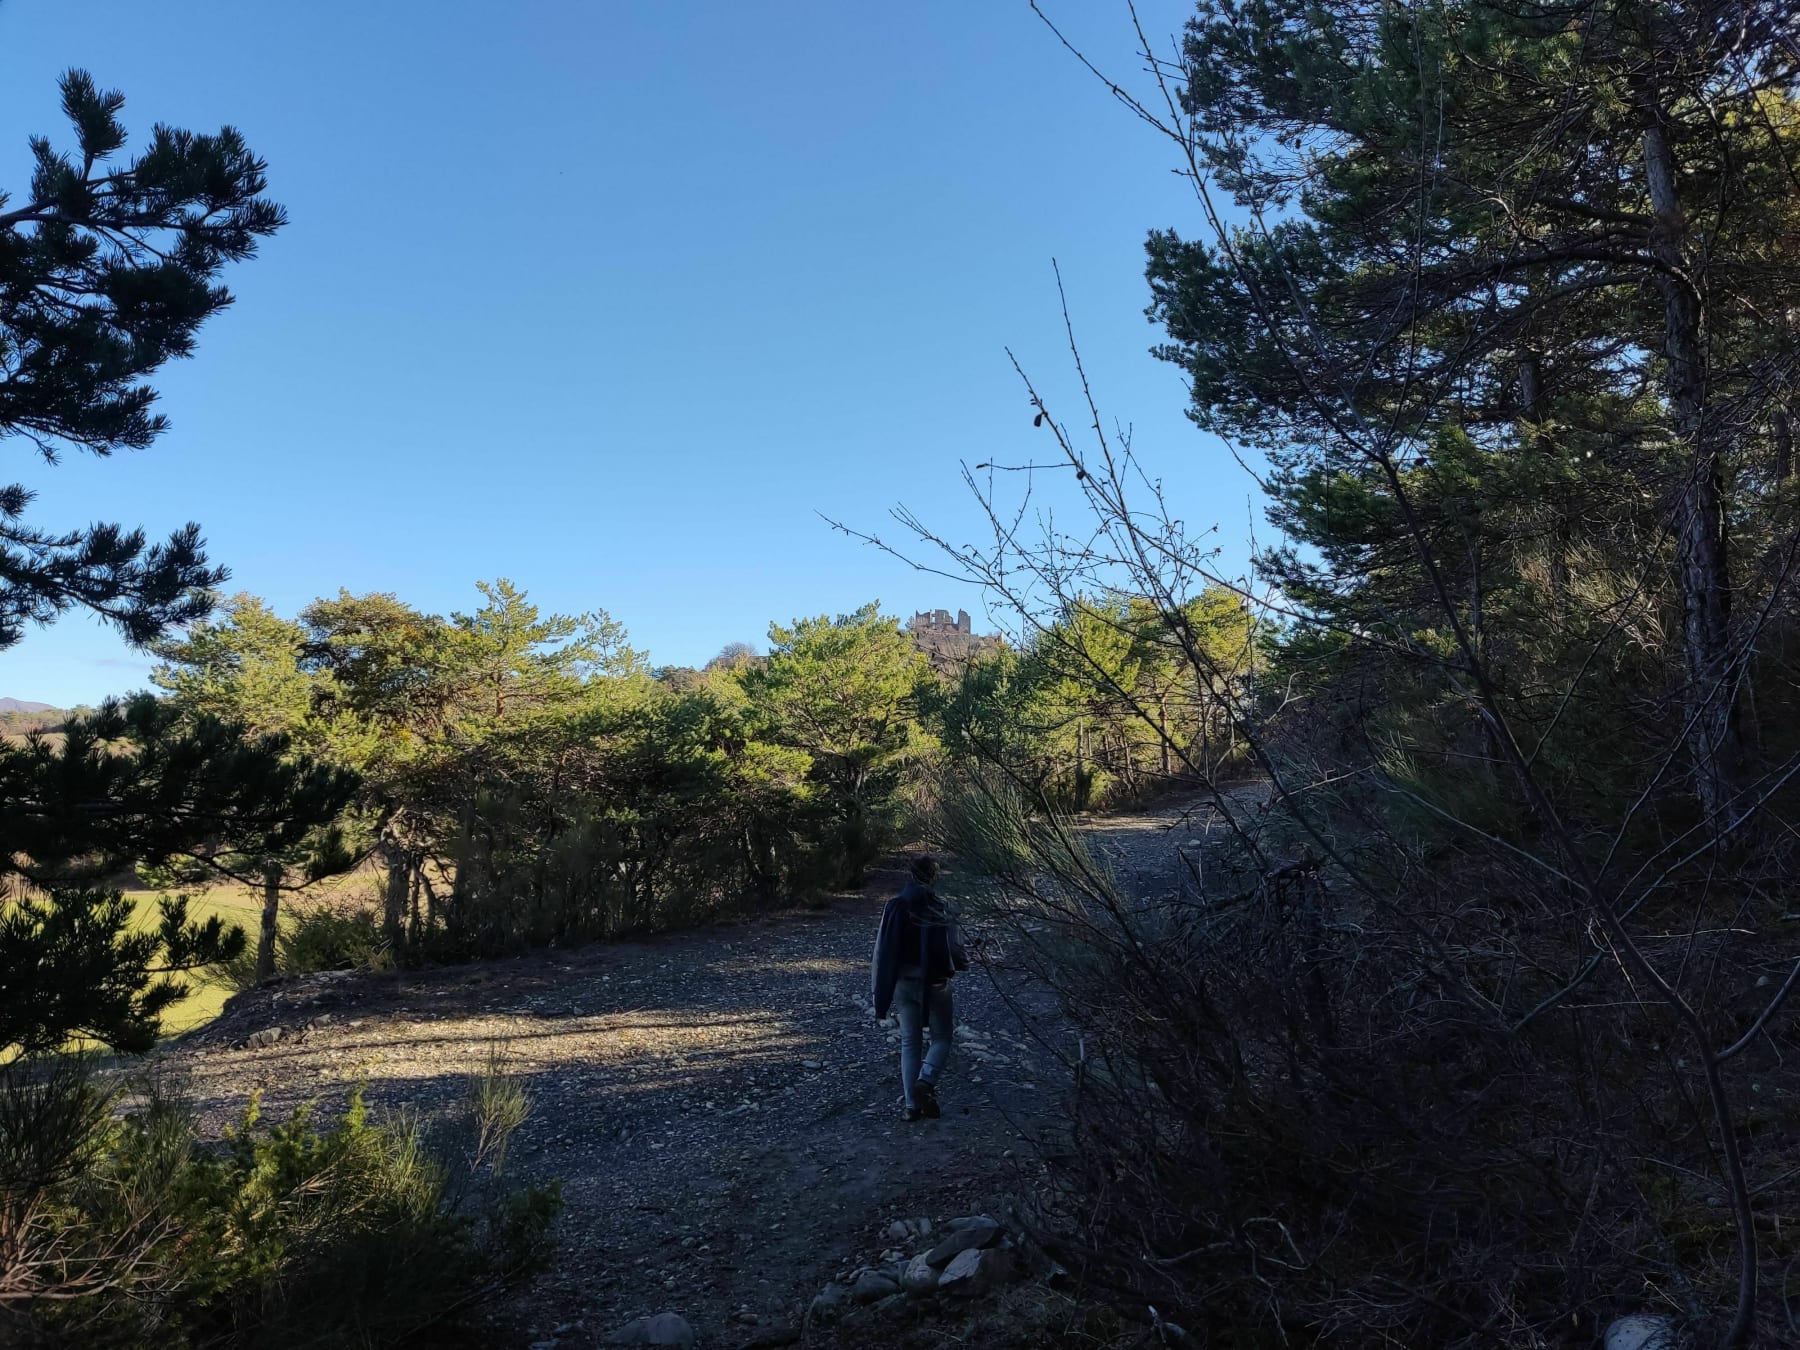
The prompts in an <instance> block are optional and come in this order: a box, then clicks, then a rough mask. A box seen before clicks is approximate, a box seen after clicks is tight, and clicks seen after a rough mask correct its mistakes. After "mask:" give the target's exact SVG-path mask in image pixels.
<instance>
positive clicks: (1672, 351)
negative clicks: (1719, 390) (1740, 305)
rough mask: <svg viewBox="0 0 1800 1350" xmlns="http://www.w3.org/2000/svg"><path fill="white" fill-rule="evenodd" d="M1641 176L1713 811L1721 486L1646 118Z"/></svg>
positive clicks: (1679, 222)
mask: <svg viewBox="0 0 1800 1350" xmlns="http://www.w3.org/2000/svg"><path fill="white" fill-rule="evenodd" d="M1644 170H1645V178H1646V179H1647V182H1648V186H1649V190H1650V206H1651V209H1652V211H1653V212H1654V213H1655V216H1656V225H1655V227H1654V229H1653V231H1652V234H1651V249H1652V251H1653V252H1654V254H1655V255H1656V258H1657V261H1658V262H1660V263H1661V264H1662V265H1663V268H1664V269H1666V270H1664V271H1662V272H1659V273H1658V275H1657V279H1656V284H1657V286H1658V288H1659V289H1660V290H1661V292H1662V297H1663V356H1664V358H1665V360H1666V361H1667V363H1668V366H1667V371H1666V374H1665V376H1664V383H1665V389H1666V392H1667V395H1668V400H1669V408H1670V411H1671V413H1672V414H1673V416H1674V422H1675V431H1676V433H1677V434H1678V435H1679V436H1680V437H1681V438H1682V440H1683V441H1685V442H1686V443H1687V447H1688V464H1687V472H1686V474H1685V475H1684V478H1683V481H1682V485H1681V488H1680V496H1679V498H1678V500H1677V502H1676V504H1675V522H1674V524H1675V547H1676V557H1677V560H1678V569H1679V576H1680V584H1681V602H1682V646H1683V650H1684V654H1685V656H1686V658H1687V705H1688V706H1687V715H1688V722H1689V731H1688V749H1689V753H1690V754H1691V755H1692V757H1693V760H1694V768H1695V776H1696V781H1697V785H1698V788H1699V797H1700V802H1701V805H1702V807H1704V809H1705V810H1706V811H1707V812H1708V813H1709V814H1711V813H1714V812H1716V811H1718V809H1719V808H1720V807H1721V806H1722V805H1723V803H1724V802H1725V801H1726V800H1727V799H1728V798H1729V797H1730V796H1731V794H1732V791H1733V789H1734V788H1735V786H1736V783H1737V777H1738V768H1739V761H1740V758H1741V756H1740V747H1739V732H1738V716H1737V699H1736V696H1735V693H1734V691H1733V689H1732V688H1731V679H1730V677H1731V660H1730V624H1731V586H1730V578H1729V572H1728V561H1729V559H1728V553H1727V540H1726V533H1725V507H1724V497H1725V494H1724V486H1723V482H1722V475H1721V473H1720V466H1719V456H1718V447H1717V444H1716V441H1717V436H1716V433H1714V431H1713V429H1712V428H1711V427H1709V426H1708V425H1707V419H1706V412H1707V406H1706V352H1705V348H1704V345H1703V342H1702V339H1701V323H1700V317H1701V316H1700V296H1699V294H1698V292H1697V291H1696V290H1695V288H1694V285H1693V283H1692V281H1691V280H1690V278H1689V275H1688V266H1687V257H1686V254H1685V250H1684V248H1683V243H1684V240H1685V238H1686V233H1687V220H1686V216H1685V215H1684V213H1683V212H1682V209H1681V200H1680V197H1679V194H1678V190H1677V178H1676V167H1675V158H1674V154H1673V152H1672V151H1671V149H1670V147H1669V139H1668V135H1667V133H1666V132H1665V131H1664V129H1663V126H1662V124H1661V121H1660V120H1659V119H1658V118H1657V117H1656V116H1655V115H1653V117H1652V120H1651V122H1650V125H1649V127H1648V129H1647V130H1646V131H1645V132H1644Z"/></svg>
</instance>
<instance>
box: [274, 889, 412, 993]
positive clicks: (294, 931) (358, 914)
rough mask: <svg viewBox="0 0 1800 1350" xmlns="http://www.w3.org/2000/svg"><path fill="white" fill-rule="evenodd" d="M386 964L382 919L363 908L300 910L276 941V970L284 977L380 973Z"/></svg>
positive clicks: (346, 905) (327, 906)
mask: <svg viewBox="0 0 1800 1350" xmlns="http://www.w3.org/2000/svg"><path fill="white" fill-rule="evenodd" d="M389 963H390V956H389V952H388V945H387V939H386V938H385V937H384V936H383V935H382V931H381V916H380V915H379V914H378V913H376V912H375V910H374V909H373V908H372V907H371V906H369V905H366V904H358V903H348V902H335V903H326V904H322V905H318V906H315V907H313V908H310V909H303V910H299V911H297V912H295V913H294V915H293V917H292V919H291V921H290V922H289V923H288V924H287V925H286V927H284V928H283V929H282V931H281V934H280V935H279V936H278V937H277V938H276V940H275V967H276V969H277V970H280V971H281V972H283V973H284V974H289V975H306V974H310V973H311V972H313V971H316V970H379V969H382V968H384V967H386V966H387V965H388V964H389Z"/></svg>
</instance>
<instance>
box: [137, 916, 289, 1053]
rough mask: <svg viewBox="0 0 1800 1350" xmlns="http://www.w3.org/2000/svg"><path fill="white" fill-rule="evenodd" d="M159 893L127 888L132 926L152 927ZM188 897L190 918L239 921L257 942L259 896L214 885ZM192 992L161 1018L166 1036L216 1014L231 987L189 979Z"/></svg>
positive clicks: (210, 980)
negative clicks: (133, 908) (217, 917)
mask: <svg viewBox="0 0 1800 1350" xmlns="http://www.w3.org/2000/svg"><path fill="white" fill-rule="evenodd" d="M161 894H162V893H161V892H158V891H150V890H127V891H126V892H125V896H126V898H127V899H128V900H130V901H132V903H133V904H134V905H135V906H136V908H135V910H134V912H133V915H132V919H133V923H134V926H136V927H141V928H149V927H153V926H154V925H155V924H156V921H157V917H158V910H157V906H156V902H157V900H158V899H159V898H160V897H161ZM184 894H186V895H187V897H188V917H189V918H191V919H207V918H210V917H212V916H213V915H215V914H216V915H218V916H219V917H220V918H221V919H223V920H224V921H225V922H226V923H228V924H232V923H235V924H238V925H239V926H240V927H242V928H243V930H244V934H245V936H246V937H248V938H249V940H250V944H251V946H252V947H254V946H255V945H256V930H257V927H258V926H259V925H260V924H261V923H262V896H261V895H259V894H257V893H256V892H255V891H252V890H251V889H250V888H249V887H247V886H235V885H234V886H214V887H211V888H209V889H207V890H193V891H186V892H184ZM189 983H190V984H191V985H192V986H193V992H192V993H190V994H189V995H188V996H187V997H186V998H184V999H182V1000H181V1002H179V1003H177V1004H176V1005H175V1006H174V1007H173V1008H171V1009H170V1010H169V1014H168V1016H167V1017H165V1018H163V1031H164V1033H165V1034H166V1035H170V1036H176V1035H179V1034H180V1033H182V1032H184V1031H192V1030H193V1029H194V1028H195V1027H198V1026H204V1025H205V1024H206V1023H208V1022H210V1021H212V1020H213V1018H215V1017H217V1016H218V1015H219V1010H220V1009H221V1008H223V1007H224V1006H225V1000H226V999H228V998H230V997H231V995H232V994H233V992H235V991H234V990H232V989H231V988H229V987H228V986H227V985H226V984H225V983H224V981H223V980H221V979H218V978H215V977H202V978H190V980H189Z"/></svg>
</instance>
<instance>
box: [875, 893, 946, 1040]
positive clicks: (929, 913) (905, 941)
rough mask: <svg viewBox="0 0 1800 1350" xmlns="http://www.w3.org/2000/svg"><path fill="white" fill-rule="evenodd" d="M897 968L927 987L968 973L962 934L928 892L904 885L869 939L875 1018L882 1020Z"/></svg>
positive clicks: (895, 979)
mask: <svg viewBox="0 0 1800 1350" xmlns="http://www.w3.org/2000/svg"><path fill="white" fill-rule="evenodd" d="M902 967H909V968H912V969H916V970H918V971H919V972H920V973H921V978H923V979H924V981H925V983H926V984H927V985H933V984H942V983H943V982H944V981H945V980H947V979H949V978H950V977H951V976H952V975H955V974H956V973H957V972H958V971H961V970H967V969H968V968H969V955H968V952H967V951H966V950H964V948H963V939H962V929H961V928H959V927H958V926H957V923H956V920H955V918H953V917H952V916H951V914H950V911H949V910H948V909H946V908H945V907H944V903H943V901H941V900H939V899H938V898H937V894H936V892H934V891H933V890H932V889H931V888H930V887H928V886H921V885H920V884H919V883H918V882H917V881H911V880H909V881H908V882H907V883H906V885H905V887H904V888H903V889H902V890H901V892H900V894H898V895H896V896H895V897H894V898H893V899H892V900H890V901H888V902H887V907H886V908H885V909H883V910H882V911H881V928H880V931H878V932H877V933H876V934H875V957H874V960H873V961H872V962H871V970H870V977H871V978H870V989H869V995H870V998H871V999H872V1000H873V1002H874V1004H875V1015H876V1016H877V1017H886V1016H887V1015H888V1008H889V1007H890V1006H892V1004H893V1002H894V985H895V984H896V983H898V981H899V979H900V970H901V968H902Z"/></svg>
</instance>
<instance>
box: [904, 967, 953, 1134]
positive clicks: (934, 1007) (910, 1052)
mask: <svg viewBox="0 0 1800 1350" xmlns="http://www.w3.org/2000/svg"><path fill="white" fill-rule="evenodd" d="M928 1002H929V1005H930V1007H929V1016H927V1006H926V1005H927V1003H928ZM894 1013H895V1015H896V1016H898V1017H899V1019H900V1086H901V1087H902V1088H904V1089H905V1091H906V1104H907V1105H908V1106H917V1105H918V1102H917V1101H916V1100H915V1093H914V1085H915V1084H916V1083H935V1082H936V1081H937V1078H938V1075H939V1074H941V1073H942V1072H943V1071H944V1064H945V1062H946V1061H947V1060H949V1058H950V1038H951V1036H952V1035H953V1034H954V1027H955V1016H954V1008H953V1005H952V1003H951V1000H950V986H949V985H948V984H946V985H945V986H944V987H943V988H942V989H927V988H926V987H925V982H924V981H923V980H916V979H902V980H899V981H897V982H896V983H895V985H894ZM927 1022H929V1023H930V1026H931V1048H930V1049H929V1050H925V1051H924V1054H923V1055H921V1054H920V1051H921V1050H922V1049H923V1045H922V1041H923V1036H922V1033H923V1032H924V1030H925V1026H926V1024H927ZM921 1060H923V1063H921Z"/></svg>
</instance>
